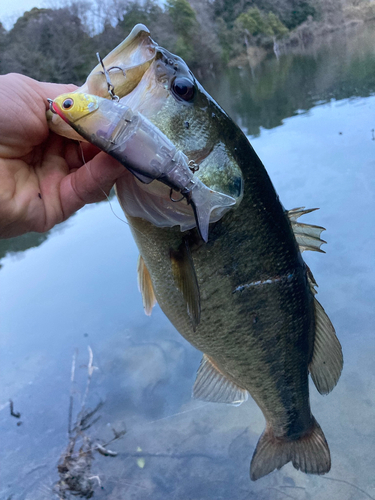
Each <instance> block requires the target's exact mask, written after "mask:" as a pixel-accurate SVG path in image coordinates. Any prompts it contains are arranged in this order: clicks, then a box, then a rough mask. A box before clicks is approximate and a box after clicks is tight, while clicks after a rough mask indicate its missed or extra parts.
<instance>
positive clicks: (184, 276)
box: [170, 240, 201, 330]
mask: <svg viewBox="0 0 375 500" xmlns="http://www.w3.org/2000/svg"><path fill="white" fill-rule="evenodd" d="M170 259H171V266H172V273H173V277H174V280H175V283H176V286H177V288H178V289H179V290H180V292H181V293H182V295H183V297H184V299H185V301H186V308H187V313H188V315H189V317H190V319H191V322H192V325H193V328H194V330H195V329H196V327H197V326H198V324H199V321H200V318H201V303H200V293H199V285H198V280H197V275H196V273H195V268H194V262H193V259H192V257H191V253H190V248H189V244H188V242H187V241H185V240H184V241H183V242H182V244H181V245H180V246H179V248H178V250H172V249H171V250H170Z"/></svg>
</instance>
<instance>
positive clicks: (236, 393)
mask: <svg viewBox="0 0 375 500" xmlns="http://www.w3.org/2000/svg"><path fill="white" fill-rule="evenodd" d="M193 397H194V398H196V399H202V400H203V401H210V402H212V403H227V404H232V405H236V406H239V405H240V404H241V403H243V402H244V401H246V400H247V398H248V392H247V390H246V389H243V388H242V387H239V386H238V385H236V384H235V383H234V382H232V381H231V380H229V379H228V378H227V377H226V376H225V375H224V374H223V373H222V372H221V371H220V370H219V369H218V368H217V366H216V365H215V364H214V362H213V361H212V360H211V359H210V358H209V357H208V356H207V355H206V354H203V358H202V361H201V364H200V367H199V369H198V373H197V378H196V380H195V384H194V387H193Z"/></svg>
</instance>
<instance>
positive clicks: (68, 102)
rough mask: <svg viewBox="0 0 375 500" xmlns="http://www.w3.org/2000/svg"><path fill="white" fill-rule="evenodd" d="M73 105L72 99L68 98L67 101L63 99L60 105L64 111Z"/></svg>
mask: <svg viewBox="0 0 375 500" xmlns="http://www.w3.org/2000/svg"><path fill="white" fill-rule="evenodd" d="M73 104H74V101H73V99H71V98H70V97H69V98H68V99H65V101H64V102H63V103H62V107H63V108H64V109H70V108H71V107H72V106H73Z"/></svg>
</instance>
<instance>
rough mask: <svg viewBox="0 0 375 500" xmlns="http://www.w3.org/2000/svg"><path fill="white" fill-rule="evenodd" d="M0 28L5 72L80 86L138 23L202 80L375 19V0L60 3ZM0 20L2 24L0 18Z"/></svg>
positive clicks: (96, 0) (92, 0) (91, 0)
mask: <svg viewBox="0 0 375 500" xmlns="http://www.w3.org/2000/svg"><path fill="white" fill-rule="evenodd" d="M58 2H59V3H54V4H53V5H54V7H51V8H44V9H37V8H34V9H32V10H31V11H29V12H26V13H25V14H24V15H23V16H22V17H20V18H19V19H18V20H17V21H16V23H15V24H14V26H13V27H12V28H11V29H10V30H8V31H7V30H6V29H5V28H4V27H3V25H2V24H1V22H0V74H5V73H8V72H18V73H23V74H25V75H28V76H31V77H33V78H36V79H38V80H44V81H54V82H64V83H68V82H71V83H76V84H82V83H83V81H84V80H85V78H86V76H87V74H88V73H89V72H90V71H91V69H92V67H93V66H95V65H96V63H97V60H96V56H95V54H96V52H98V51H100V53H101V54H102V55H105V54H107V53H108V52H109V51H110V50H112V49H113V48H114V47H115V46H116V45H117V44H119V43H120V42H121V41H122V40H123V39H124V38H125V37H126V36H127V35H128V34H129V32H130V31H131V29H132V28H133V26H134V25H135V24H137V23H144V24H145V25H146V26H147V27H148V28H149V29H150V30H151V36H152V37H153V38H154V39H155V40H156V41H157V42H158V43H159V44H160V45H161V46H163V47H165V48H167V49H168V50H170V51H171V52H173V53H176V54H178V55H179V56H181V57H182V58H183V59H185V61H186V62H187V63H188V65H189V66H190V67H191V69H192V70H193V71H194V72H196V73H197V74H198V76H199V77H202V76H204V75H205V74H210V73H217V72H219V71H220V70H221V69H223V68H224V67H225V66H227V65H238V64H241V60H242V59H243V58H244V57H245V58H248V59H249V58H251V59H252V60H253V61H255V62H256V60H257V59H261V58H262V57H264V55H265V54H267V53H269V52H272V51H275V52H277V51H279V50H280V48H282V49H283V50H288V49H290V48H291V47H296V46H300V45H306V44H308V43H310V42H311V41H313V40H314V39H316V38H317V37H321V36H324V35H325V34H327V33H330V32H332V31H336V30H340V29H347V28H348V27H351V26H352V25H353V24H358V23H364V22H367V21H371V20H375V1H374V0H167V1H166V2H165V3H161V2H160V1H157V0H143V1H142V0H130V1H129V0H77V1H76V0H73V1H69V0H62V1H59V0H58ZM0 21H1V20H0Z"/></svg>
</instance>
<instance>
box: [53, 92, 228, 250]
mask: <svg viewBox="0 0 375 500" xmlns="http://www.w3.org/2000/svg"><path fill="white" fill-rule="evenodd" d="M52 109H53V111H55V112H56V113H57V114H59V115H60V116H61V117H62V118H63V119H64V120H65V121H66V122H67V123H68V124H69V125H70V126H71V127H73V128H74V129H75V130H76V131H77V132H78V133H79V134H80V135H81V136H82V137H83V138H85V139H86V140H87V141H89V142H91V143H92V144H94V145H96V146H98V147H99V148H100V149H102V150H103V151H105V152H106V153H108V154H109V155H111V156H113V157H114V158H116V160H118V161H119V162H120V163H122V164H123V165H124V166H125V167H126V168H127V169H128V170H129V171H130V172H131V173H132V174H134V175H135V176H136V177H137V178H138V179H139V180H140V181H142V182H144V183H146V184H149V183H150V182H152V181H154V180H157V181H160V182H162V183H163V184H166V185H167V186H169V187H170V188H171V189H173V190H175V191H178V192H180V193H181V194H182V195H183V196H184V197H185V198H186V200H187V203H188V204H191V206H192V208H193V211H194V216H195V220H196V225H197V229H198V231H199V233H200V235H201V237H202V239H203V240H204V241H206V242H207V240H208V225H209V222H210V215H211V212H212V211H213V210H214V209H215V208H224V209H225V208H227V209H229V208H230V207H232V206H233V205H235V203H236V200H235V199H234V198H232V197H231V196H228V195H225V194H222V193H218V192H216V191H214V190H212V189H210V188H208V187H207V186H206V185H205V184H203V182H202V181H201V180H199V179H198V178H197V177H195V176H194V173H193V171H192V169H191V168H190V166H189V159H188V158H187V156H186V155H185V154H184V153H182V151H179V150H177V148H176V147H175V146H174V144H173V143H172V141H171V140H170V139H168V137H167V136H166V135H164V134H163V133H162V132H161V131H160V130H159V129H158V128H157V127H156V126H155V125H153V124H152V123H151V121H149V120H148V119H147V118H146V117H145V116H143V115H142V114H141V113H139V112H133V111H132V110H131V108H130V107H128V106H125V105H124V104H121V103H120V102H117V101H111V100H108V99H104V98H101V97H97V96H93V95H90V94H79V93H74V94H63V95H61V96H59V97H58V98H56V99H55V100H54V101H53V104H52Z"/></svg>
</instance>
